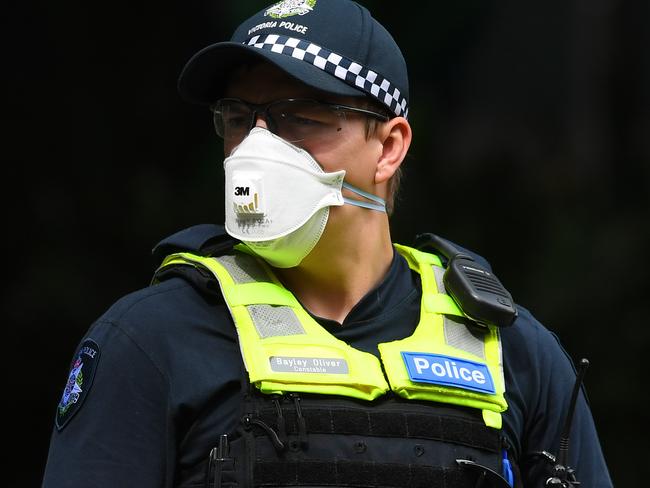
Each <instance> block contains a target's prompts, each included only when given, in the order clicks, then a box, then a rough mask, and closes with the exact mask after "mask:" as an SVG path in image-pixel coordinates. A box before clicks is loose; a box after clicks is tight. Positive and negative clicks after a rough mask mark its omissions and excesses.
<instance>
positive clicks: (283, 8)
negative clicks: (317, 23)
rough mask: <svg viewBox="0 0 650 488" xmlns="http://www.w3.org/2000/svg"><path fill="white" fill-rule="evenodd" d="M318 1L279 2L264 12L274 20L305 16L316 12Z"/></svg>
mask: <svg viewBox="0 0 650 488" xmlns="http://www.w3.org/2000/svg"><path fill="white" fill-rule="evenodd" d="M315 6H316V0H283V1H282V2H278V3H276V4H274V5H272V6H271V7H269V8H268V9H266V12H264V15H265V16H269V17H273V18H274V19H283V18H285V17H292V16H294V15H305V14H308V13H309V12H311V11H312V10H314V7H315Z"/></svg>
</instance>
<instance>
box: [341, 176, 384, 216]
mask: <svg viewBox="0 0 650 488" xmlns="http://www.w3.org/2000/svg"><path fill="white" fill-rule="evenodd" d="M343 188H345V189H347V190H350V191H351V192H353V193H356V194H357V195H361V196H362V197H365V198H367V199H368V200H372V201H373V202H376V203H377V204H374V203H370V202H364V201H362V200H354V199H352V198H345V197H344V198H343V201H344V202H345V203H347V204H348V205H356V206H357V207H363V208H369V209H370V210H377V211H378V212H386V202H385V201H384V199H383V198H380V197H378V196H376V195H373V194H372V193H368V192H366V191H363V190H361V189H360V188H357V187H356V186H352V185H351V184H349V183H346V182H345V181H344V182H343Z"/></svg>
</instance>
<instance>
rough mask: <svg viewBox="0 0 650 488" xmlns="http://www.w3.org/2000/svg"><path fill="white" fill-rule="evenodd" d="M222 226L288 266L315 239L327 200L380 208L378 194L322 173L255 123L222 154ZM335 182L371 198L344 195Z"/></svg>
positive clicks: (308, 158)
mask: <svg viewBox="0 0 650 488" xmlns="http://www.w3.org/2000/svg"><path fill="white" fill-rule="evenodd" d="M223 164H224V169H225V174H226V178H225V183H226V232H228V234H230V235H231V236H232V237H234V238H236V239H239V240H240V241H242V242H244V243H245V244H246V245H247V246H248V247H249V248H250V249H251V250H252V251H253V252H254V253H255V254H257V255H258V256H260V257H261V258H263V259H264V260H265V261H267V262H268V263H269V264H270V265H272V266H275V267H278V268H292V267H294V266H298V265H299V264H300V262H301V261H302V260H303V259H304V258H305V256H307V254H309V253H310V252H311V250H312V249H313V248H314V246H315V245H316V243H317V242H318V240H319V239H320V237H321V235H322V234H323V231H324V230H325V225H326V224H327V219H328V217H329V208H330V206H340V205H343V204H346V203H347V204H350V205H357V206H360V207H365V208H369V209H373V210H377V211H380V212H385V211H386V206H385V202H384V200H383V199H381V198H379V197H377V196H375V195H371V194H369V193H366V192H364V191H362V190H360V189H358V188H355V187H353V186H352V185H349V184H348V183H345V182H344V181H343V180H344V177H345V170H340V171H334V172H332V173H326V172H324V171H323V169H322V168H321V167H320V165H319V164H318V163H317V162H316V160H315V159H314V158H313V157H312V156H311V155H310V154H309V153H308V152H307V151H305V150H304V149H301V148H299V147H297V146H294V145H293V144H291V143H289V142H287V141H285V140H284V139H282V138H280V137H279V136H276V135H275V134H273V133H271V132H270V131H268V130H267V129H264V128H262V127H255V128H254V129H253V130H251V132H250V133H249V135H248V136H247V137H246V138H245V139H244V140H243V141H242V142H241V144H239V146H237V147H236V148H235V149H234V151H233V152H232V154H231V155H230V156H229V157H228V158H226V159H225V160H224V163H223ZM341 188H347V189H349V190H350V191H352V192H354V193H357V194H359V195H362V196H363V197H365V198H368V199H370V200H372V201H373V202H377V203H367V202H364V201H359V200H352V199H349V198H344V197H343V195H342V194H341Z"/></svg>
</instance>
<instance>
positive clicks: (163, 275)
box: [152, 224, 239, 300]
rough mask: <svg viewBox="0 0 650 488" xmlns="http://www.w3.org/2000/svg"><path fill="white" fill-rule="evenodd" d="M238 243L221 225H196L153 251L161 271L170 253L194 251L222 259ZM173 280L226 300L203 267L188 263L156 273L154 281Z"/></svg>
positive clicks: (171, 266)
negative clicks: (177, 279) (163, 262)
mask: <svg viewBox="0 0 650 488" xmlns="http://www.w3.org/2000/svg"><path fill="white" fill-rule="evenodd" d="M238 242H239V241H238V240H237V239H234V238H232V237H230V236H229V235H228V234H227V233H226V231H225V229H224V228H223V226H221V225H215V224H200V225H195V226H193V227H189V228H187V229H184V230H182V231H180V232H177V233H176V234H173V235H171V236H169V237H167V238H165V239H163V240H162V241H160V242H159V243H158V244H157V245H156V246H155V247H154V248H153V250H152V255H153V262H154V268H158V267H159V266H160V264H161V263H162V261H163V259H165V257H167V256H169V255H170V254H174V253H177V252H190V253H193V254H198V255H200V256H220V255H222V254H224V253H226V252H228V251H230V250H231V249H232V248H233V246H234V245H235V244H237V243H238ZM170 278H182V279H184V280H185V281H187V282H188V283H190V284H191V285H192V286H193V287H194V288H195V289H196V290H197V291H198V292H199V293H201V294H202V295H204V296H206V297H209V298H211V299H214V298H218V299H219V300H221V299H222V298H221V291H220V289H219V283H218V282H217V280H216V278H215V277H214V276H213V275H212V273H209V272H208V271H207V270H204V269H202V268H200V267H195V266H191V265H187V264H174V265H170V266H166V267H165V268H163V269H160V270H157V271H156V272H155V274H154V277H153V280H152V281H153V282H160V281H165V280H168V279H170Z"/></svg>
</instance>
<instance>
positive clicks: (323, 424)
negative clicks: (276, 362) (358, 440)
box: [259, 405, 501, 453]
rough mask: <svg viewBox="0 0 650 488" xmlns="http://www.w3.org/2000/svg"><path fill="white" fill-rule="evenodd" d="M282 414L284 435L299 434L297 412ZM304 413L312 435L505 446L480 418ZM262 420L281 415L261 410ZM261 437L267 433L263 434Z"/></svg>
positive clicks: (370, 412) (365, 412) (494, 448)
mask: <svg viewBox="0 0 650 488" xmlns="http://www.w3.org/2000/svg"><path fill="white" fill-rule="evenodd" d="M282 414H283V418H284V422H285V424H284V432H283V434H287V435H299V434H300V432H299V425H298V419H297V416H296V413H295V410H293V409H291V408H286V409H285V408H283V412H282ZM302 414H303V415H304V417H305V420H306V424H307V431H308V433H309V434H343V435H351V436H371V437H388V438H401V439H429V440H435V441H441V442H446V443H451V444H457V445H463V446H469V447H474V448H479V449H482V450H484V451H489V452H494V453H499V452H500V447H501V441H500V438H499V434H498V431H496V430H494V429H487V428H486V427H485V424H484V423H483V422H481V421H480V420H478V419H477V420H470V419H467V418H461V417H458V416H449V415H436V414H434V413H415V412H404V411H380V412H377V411H373V410H354V409H341V408H339V409H331V408H329V409H328V408H305V406H304V405H303V407H302ZM259 419H260V420H262V421H263V422H264V423H266V424H267V425H276V424H277V420H278V417H277V412H276V411H275V410H273V411H272V410H264V411H261V412H260V414H259ZM259 435H260V436H261V435H264V434H263V433H261V432H260V433H259Z"/></svg>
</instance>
